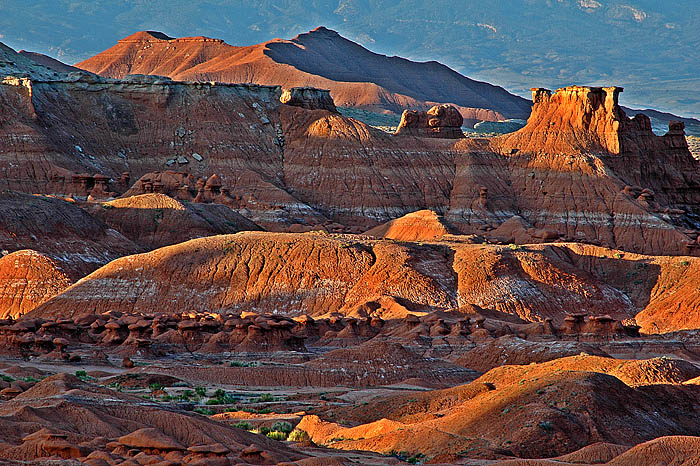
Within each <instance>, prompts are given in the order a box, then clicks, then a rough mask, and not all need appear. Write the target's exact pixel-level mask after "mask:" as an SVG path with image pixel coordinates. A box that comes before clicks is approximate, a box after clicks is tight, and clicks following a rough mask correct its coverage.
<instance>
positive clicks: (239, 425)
mask: <svg viewBox="0 0 700 466" xmlns="http://www.w3.org/2000/svg"><path fill="white" fill-rule="evenodd" d="M231 426H232V427H235V428H236V429H243V430H253V426H251V425H250V422H246V421H241V422H237V423H235V424H231Z"/></svg>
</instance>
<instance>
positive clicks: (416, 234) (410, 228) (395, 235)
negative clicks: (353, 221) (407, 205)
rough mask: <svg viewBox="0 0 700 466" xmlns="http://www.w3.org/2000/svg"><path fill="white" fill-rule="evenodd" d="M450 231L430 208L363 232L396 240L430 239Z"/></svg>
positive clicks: (437, 237)
mask: <svg viewBox="0 0 700 466" xmlns="http://www.w3.org/2000/svg"><path fill="white" fill-rule="evenodd" d="M450 233H451V231H450V228H448V227H447V226H446V225H445V224H444V221H443V220H442V219H441V218H440V217H439V216H438V215H437V214H436V213H435V212H433V211H432V210H419V211H417V212H412V213H410V214H407V215H404V216H403V217H400V218H397V219H396V220H391V221H389V222H387V223H385V224H383V225H379V226H377V227H374V228H372V229H371V230H368V231H367V232H365V234H366V235H369V236H374V237H375V238H388V239H395V240H398V241H430V240H434V239H439V238H440V237H442V236H445V235H447V234H450Z"/></svg>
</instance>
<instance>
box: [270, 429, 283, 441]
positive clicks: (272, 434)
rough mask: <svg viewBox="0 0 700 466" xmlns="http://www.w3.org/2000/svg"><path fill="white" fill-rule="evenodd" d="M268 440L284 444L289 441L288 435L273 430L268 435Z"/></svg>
mask: <svg viewBox="0 0 700 466" xmlns="http://www.w3.org/2000/svg"><path fill="white" fill-rule="evenodd" d="M267 438H271V439H272V440H279V441H280V442H283V441H285V440H287V433H285V432H279V431H276V430H273V431H272V432H268V433H267Z"/></svg>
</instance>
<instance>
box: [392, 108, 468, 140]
mask: <svg viewBox="0 0 700 466" xmlns="http://www.w3.org/2000/svg"><path fill="white" fill-rule="evenodd" d="M462 124H464V118H463V117H462V115H461V114H460V113H459V110H457V109H456V108H454V107H453V106H452V105H435V106H434V107H432V108H430V109H429V110H428V111H427V112H418V111H416V110H404V112H403V114H402V115H401V122H400V123H399V127H398V128H397V129H396V134H410V135H412V136H419V137H429V138H445V139H459V138H463V137H464V133H463V132H462Z"/></svg>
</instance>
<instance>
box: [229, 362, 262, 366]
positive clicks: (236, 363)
mask: <svg viewBox="0 0 700 466" xmlns="http://www.w3.org/2000/svg"><path fill="white" fill-rule="evenodd" d="M229 366H231V367H258V363H257V362H255V361H251V362H247V361H231V362H230V363H229Z"/></svg>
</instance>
